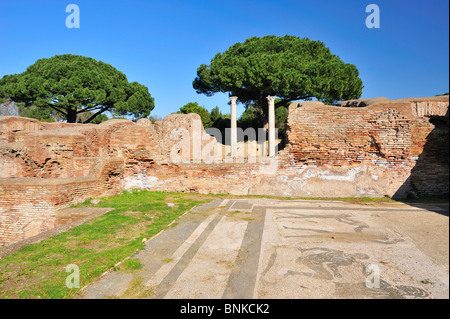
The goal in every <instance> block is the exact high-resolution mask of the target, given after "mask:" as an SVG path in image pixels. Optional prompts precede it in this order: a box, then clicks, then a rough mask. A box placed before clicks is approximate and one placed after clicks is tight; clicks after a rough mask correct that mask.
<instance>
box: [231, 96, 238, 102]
mask: <svg viewBox="0 0 450 319" xmlns="http://www.w3.org/2000/svg"><path fill="white" fill-rule="evenodd" d="M237 99H238V97H237V96H230V101H231V102H236V101H237Z"/></svg>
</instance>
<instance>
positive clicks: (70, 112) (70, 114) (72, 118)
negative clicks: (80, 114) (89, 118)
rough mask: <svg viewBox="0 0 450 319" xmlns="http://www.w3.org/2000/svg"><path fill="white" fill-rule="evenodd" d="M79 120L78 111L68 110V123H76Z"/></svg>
mask: <svg viewBox="0 0 450 319" xmlns="http://www.w3.org/2000/svg"><path fill="white" fill-rule="evenodd" d="M76 121H77V111H76V110H67V123H75V122H76Z"/></svg>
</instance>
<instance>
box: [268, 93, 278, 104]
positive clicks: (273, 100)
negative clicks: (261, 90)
mask: <svg viewBox="0 0 450 319" xmlns="http://www.w3.org/2000/svg"><path fill="white" fill-rule="evenodd" d="M275 99H276V97H275V96H270V95H269V96H268V97H267V101H269V103H273V102H275Z"/></svg>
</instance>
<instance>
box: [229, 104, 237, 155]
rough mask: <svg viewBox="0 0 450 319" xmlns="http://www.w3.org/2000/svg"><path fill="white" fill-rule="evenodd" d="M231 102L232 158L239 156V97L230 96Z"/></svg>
mask: <svg viewBox="0 0 450 319" xmlns="http://www.w3.org/2000/svg"><path fill="white" fill-rule="evenodd" d="M230 101H231V157H232V158H236V156H237V116H236V101H237V96H230Z"/></svg>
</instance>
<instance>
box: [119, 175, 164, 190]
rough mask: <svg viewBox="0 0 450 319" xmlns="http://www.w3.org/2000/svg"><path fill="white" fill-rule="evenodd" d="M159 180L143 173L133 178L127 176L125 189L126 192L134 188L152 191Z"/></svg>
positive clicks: (124, 184)
mask: <svg viewBox="0 0 450 319" xmlns="http://www.w3.org/2000/svg"><path fill="white" fill-rule="evenodd" d="M158 180H159V178H158V177H156V176H149V175H145V174H142V173H138V174H136V175H133V176H127V177H125V178H124V181H123V187H124V189H125V190H128V189H132V188H140V189H151V188H153V187H154V186H155V185H156V184H157V182H158Z"/></svg>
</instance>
